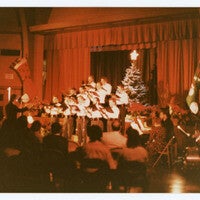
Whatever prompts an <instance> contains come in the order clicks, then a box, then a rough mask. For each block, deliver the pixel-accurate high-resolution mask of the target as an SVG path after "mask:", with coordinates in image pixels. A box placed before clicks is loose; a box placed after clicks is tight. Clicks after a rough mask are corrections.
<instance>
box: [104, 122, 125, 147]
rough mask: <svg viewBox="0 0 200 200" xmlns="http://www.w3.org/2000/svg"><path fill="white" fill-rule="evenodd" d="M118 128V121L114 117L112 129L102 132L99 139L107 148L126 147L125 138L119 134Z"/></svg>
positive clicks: (119, 126) (119, 127)
mask: <svg viewBox="0 0 200 200" xmlns="http://www.w3.org/2000/svg"><path fill="white" fill-rule="evenodd" d="M120 129H121V125H120V121H119V120H118V119H115V120H114V121H113V122H112V131H110V132H104V133H103V137H102V139H101V141H102V143H103V144H105V145H106V146H107V147H109V149H114V148H123V147H126V141H127V138H126V137H125V136H123V135H122V134H121V132H120Z"/></svg>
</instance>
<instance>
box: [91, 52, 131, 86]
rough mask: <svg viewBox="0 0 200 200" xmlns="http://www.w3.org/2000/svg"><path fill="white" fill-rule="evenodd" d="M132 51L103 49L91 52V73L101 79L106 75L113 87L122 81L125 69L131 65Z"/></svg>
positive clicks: (96, 78)
mask: <svg viewBox="0 0 200 200" xmlns="http://www.w3.org/2000/svg"><path fill="white" fill-rule="evenodd" d="M129 54H130V51H127V50H125V51H103V52H92V53H91V73H92V74H93V75H94V77H95V80H96V81H99V80H100V78H101V77H102V76H106V77H107V78H108V80H109V82H110V83H111V85H112V87H113V89H116V86H117V85H119V84H120V83H121V81H122V80H123V77H124V75H125V69H126V68H127V67H128V66H130V55H129Z"/></svg>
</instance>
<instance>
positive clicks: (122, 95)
mask: <svg viewBox="0 0 200 200" xmlns="http://www.w3.org/2000/svg"><path fill="white" fill-rule="evenodd" d="M116 95H117V97H118V99H117V100H116V104H117V105H123V104H124V105H127V104H128V100H129V96H128V94H127V93H126V92H125V91H123V92H118V91H116Z"/></svg>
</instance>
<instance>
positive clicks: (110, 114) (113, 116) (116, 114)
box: [106, 106, 119, 119]
mask: <svg viewBox="0 0 200 200" xmlns="http://www.w3.org/2000/svg"><path fill="white" fill-rule="evenodd" d="M111 110H112V112H108V111H106V115H107V116H108V118H109V119H117V118H118V117H119V108H118V107H117V106H113V107H111Z"/></svg>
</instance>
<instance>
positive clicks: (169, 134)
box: [159, 107, 174, 142]
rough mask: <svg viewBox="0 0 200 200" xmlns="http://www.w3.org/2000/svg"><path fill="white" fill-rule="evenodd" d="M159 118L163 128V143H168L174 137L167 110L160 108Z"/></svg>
mask: <svg viewBox="0 0 200 200" xmlns="http://www.w3.org/2000/svg"><path fill="white" fill-rule="evenodd" d="M159 117H160V119H161V125H162V126H163V127H164V128H165V134H166V135H165V141H166V142H169V140H170V139H171V138H172V137H173V136H174V125H173V122H172V120H171V118H170V114H169V108H168V107H167V108H161V112H160V114H159Z"/></svg>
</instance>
